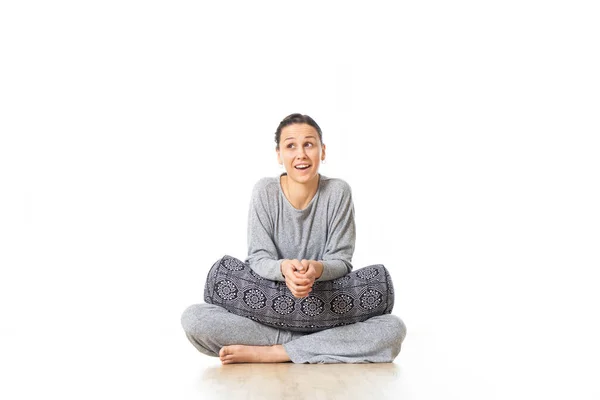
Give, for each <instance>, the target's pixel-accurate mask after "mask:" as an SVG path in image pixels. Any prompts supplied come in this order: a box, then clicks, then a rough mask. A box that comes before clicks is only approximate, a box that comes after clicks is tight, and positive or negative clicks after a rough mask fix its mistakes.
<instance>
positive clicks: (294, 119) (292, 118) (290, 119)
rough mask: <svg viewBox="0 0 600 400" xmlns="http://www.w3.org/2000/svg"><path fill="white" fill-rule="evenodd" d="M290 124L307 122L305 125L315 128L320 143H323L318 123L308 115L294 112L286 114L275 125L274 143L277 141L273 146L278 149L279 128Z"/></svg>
mask: <svg viewBox="0 0 600 400" xmlns="http://www.w3.org/2000/svg"><path fill="white" fill-rule="evenodd" d="M292 124H307V125H310V126H312V127H313V128H315V130H316V131H317V133H318V134H319V140H320V141H321V144H323V133H322V132H321V128H319V125H317V123H316V122H315V120H314V119H312V118H311V117H309V116H308V115H302V114H298V113H296V114H290V115H288V116H287V117H285V118H284V119H283V120H282V121H281V122H280V123H279V126H278V127H277V131H276V132H275V143H277V146H276V147H275V148H276V149H279V140H280V139H281V130H282V129H283V128H285V127H286V126H288V125H292Z"/></svg>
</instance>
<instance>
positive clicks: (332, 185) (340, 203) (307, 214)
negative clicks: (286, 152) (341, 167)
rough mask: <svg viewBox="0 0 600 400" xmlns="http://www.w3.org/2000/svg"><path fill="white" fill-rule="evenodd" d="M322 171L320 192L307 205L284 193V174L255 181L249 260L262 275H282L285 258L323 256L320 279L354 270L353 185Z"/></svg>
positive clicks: (275, 277) (280, 277) (276, 277)
mask: <svg viewBox="0 0 600 400" xmlns="http://www.w3.org/2000/svg"><path fill="white" fill-rule="evenodd" d="M319 177H320V180H319V187H318V189H317V193H316V194H315V196H314V197H313V198H312V200H311V201H310V203H309V204H308V206H307V207H306V208H305V209H303V210H298V209H296V208H294V206H292V204H291V203H290V202H289V201H288V199H287V198H286V197H285V195H284V194H283V190H282V189H281V184H280V183H279V178H280V177H275V178H263V179H261V180H260V181H258V182H257V183H256V185H254V189H253V190H252V200H251V202H250V212H249V215H248V258H247V259H246V262H248V263H250V267H251V268H252V269H253V270H254V271H255V272H256V273H257V274H259V275H260V276H262V277H263V278H266V279H270V280H273V281H284V280H285V278H284V277H283V275H282V274H281V262H282V261H283V260H285V259H298V260H302V259H306V260H316V261H321V262H323V275H321V277H320V278H319V279H317V280H320V281H327V280H331V279H336V278H339V277H341V276H344V275H346V274H347V273H348V272H350V271H351V270H352V264H351V262H352V254H353V253H354V241H355V239H356V231H355V226H354V205H353V203H352V193H351V190H350V186H349V185H348V184H347V183H346V182H344V181H343V180H341V179H334V178H327V177H325V176H323V175H319Z"/></svg>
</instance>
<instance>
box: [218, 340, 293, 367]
mask: <svg viewBox="0 0 600 400" xmlns="http://www.w3.org/2000/svg"><path fill="white" fill-rule="evenodd" d="M219 358H220V359H221V363H222V364H223V365H224V364H235V363H280V362H287V361H291V360H290V358H289V357H288V355H287V353H286V351H285V349H284V348H283V346H282V345H280V344H277V345H275V346H242V345H232V346H223V347H221V350H220V351H219Z"/></svg>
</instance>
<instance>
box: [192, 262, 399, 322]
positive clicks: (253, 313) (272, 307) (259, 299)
mask: <svg viewBox="0 0 600 400" xmlns="http://www.w3.org/2000/svg"><path fill="white" fill-rule="evenodd" d="M204 301H205V302H207V303H210V304H216V305H219V306H221V307H223V308H225V309H226V310H228V311H229V312H231V313H233V314H236V315H240V316H242V317H247V318H250V319H252V320H254V321H257V322H260V323H261V324H264V325H268V326H272V327H274V328H280V329H285V330H289V331H297V332H317V331H322V330H324V329H329V328H333V327H335V326H341V325H348V324H353V323H355V322H360V321H364V320H366V319H369V318H371V317H374V316H377V315H382V314H390V313H391V312H392V308H393V307H394V287H393V285H392V279H391V277H390V274H389V273H388V271H387V270H386V269H385V267H384V266H383V265H371V266H368V267H364V268H361V269H357V270H355V271H352V272H350V273H349V274H347V275H345V276H343V277H341V278H338V279H335V280H332V281H316V282H315V284H314V285H313V290H312V292H310V294H309V295H308V297H305V298H303V299H297V298H295V297H294V296H293V295H292V293H291V292H290V291H289V289H288V288H287V286H286V285H285V282H276V281H271V280H268V279H265V278H262V277H261V276H259V275H258V274H257V273H256V272H254V271H253V270H252V269H251V268H250V266H249V265H248V264H246V263H243V262H242V261H240V260H238V259H236V258H233V257H230V256H225V257H223V258H221V259H220V260H219V261H217V262H216V263H215V264H214V265H213V266H212V268H211V269H210V271H209V273H208V277H207V279H206V285H205V287H204Z"/></svg>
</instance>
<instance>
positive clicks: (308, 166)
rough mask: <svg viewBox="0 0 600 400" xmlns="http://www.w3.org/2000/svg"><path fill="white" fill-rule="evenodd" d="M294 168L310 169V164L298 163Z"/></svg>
mask: <svg viewBox="0 0 600 400" xmlns="http://www.w3.org/2000/svg"><path fill="white" fill-rule="evenodd" d="M294 168H296V169H298V170H300V171H302V170H305V169H309V168H310V165H308V164H298V165H296V166H295V167H294Z"/></svg>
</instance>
